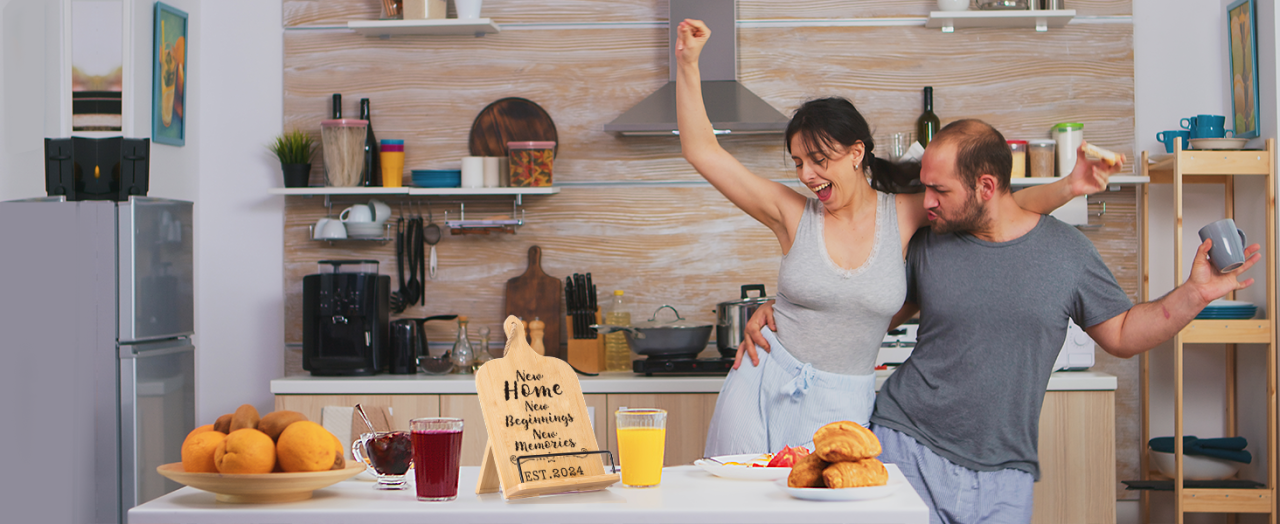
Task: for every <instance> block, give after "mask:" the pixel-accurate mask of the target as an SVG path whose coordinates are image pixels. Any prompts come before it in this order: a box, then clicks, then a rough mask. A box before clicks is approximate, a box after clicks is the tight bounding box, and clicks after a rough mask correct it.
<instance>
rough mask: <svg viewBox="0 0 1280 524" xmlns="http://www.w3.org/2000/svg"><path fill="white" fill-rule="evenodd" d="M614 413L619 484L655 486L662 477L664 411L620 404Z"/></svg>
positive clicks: (665, 428)
mask: <svg viewBox="0 0 1280 524" xmlns="http://www.w3.org/2000/svg"><path fill="white" fill-rule="evenodd" d="M617 417H618V455H619V456H618V461H619V462H621V463H622V485H623V486H626V487H628V488H651V487H654V486H657V485H658V483H659V482H661V481H662V460H663V451H664V448H665V447H666V439H667V412H666V411H665V410H661V409H654V408H620V409H618V411H617Z"/></svg>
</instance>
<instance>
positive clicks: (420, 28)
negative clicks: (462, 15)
mask: <svg viewBox="0 0 1280 524" xmlns="http://www.w3.org/2000/svg"><path fill="white" fill-rule="evenodd" d="M347 29H350V30H352V31H355V32H357V33H360V34H362V35H364V36H394V35H475V36H484V35H486V34H489V33H498V32H501V31H502V28H500V27H498V24H495V23H493V20H491V19H488V18H466V19H458V18H443V19H432V20H352V21H350V22H347Z"/></svg>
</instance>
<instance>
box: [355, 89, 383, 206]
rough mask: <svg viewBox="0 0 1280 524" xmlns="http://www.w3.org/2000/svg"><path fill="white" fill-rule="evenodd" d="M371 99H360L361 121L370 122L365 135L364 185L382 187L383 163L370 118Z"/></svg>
mask: <svg viewBox="0 0 1280 524" xmlns="http://www.w3.org/2000/svg"><path fill="white" fill-rule="evenodd" d="M369 116H370V115H369V99H368V98H361V99H360V120H364V121H367V122H369V125H368V127H366V128H365V129H366V131H365V134H364V185H366V186H372V187H382V162H381V161H380V160H381V159H380V158H379V157H380V156H381V155H380V154H379V151H380V148H379V147H378V139H377V137H375V136H373V120H372V119H370V118H369Z"/></svg>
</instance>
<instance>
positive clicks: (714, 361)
mask: <svg viewBox="0 0 1280 524" xmlns="http://www.w3.org/2000/svg"><path fill="white" fill-rule="evenodd" d="M732 368H733V358H732V357H729V358H723V357H722V358H664V359H655V358H652V357H650V358H646V359H640V360H636V361H634V362H632V363H631V370H632V371H635V372H636V373H643V374H644V375H645V376H653V375H654V374H655V373H657V374H659V375H727V374H729V370H730V369H732Z"/></svg>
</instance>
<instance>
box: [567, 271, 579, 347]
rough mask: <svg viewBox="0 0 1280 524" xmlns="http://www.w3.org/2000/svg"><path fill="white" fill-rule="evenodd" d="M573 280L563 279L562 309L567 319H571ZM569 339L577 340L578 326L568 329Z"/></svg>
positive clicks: (575, 324)
mask: <svg viewBox="0 0 1280 524" xmlns="http://www.w3.org/2000/svg"><path fill="white" fill-rule="evenodd" d="M573 307H574V304H573V280H572V279H570V278H568V277H565V279H564V309H565V311H567V312H568V313H569V318H573ZM569 331H570V333H571V335H570V336H571V337H573V338H578V324H577V323H573V325H572V326H570V327H569Z"/></svg>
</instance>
